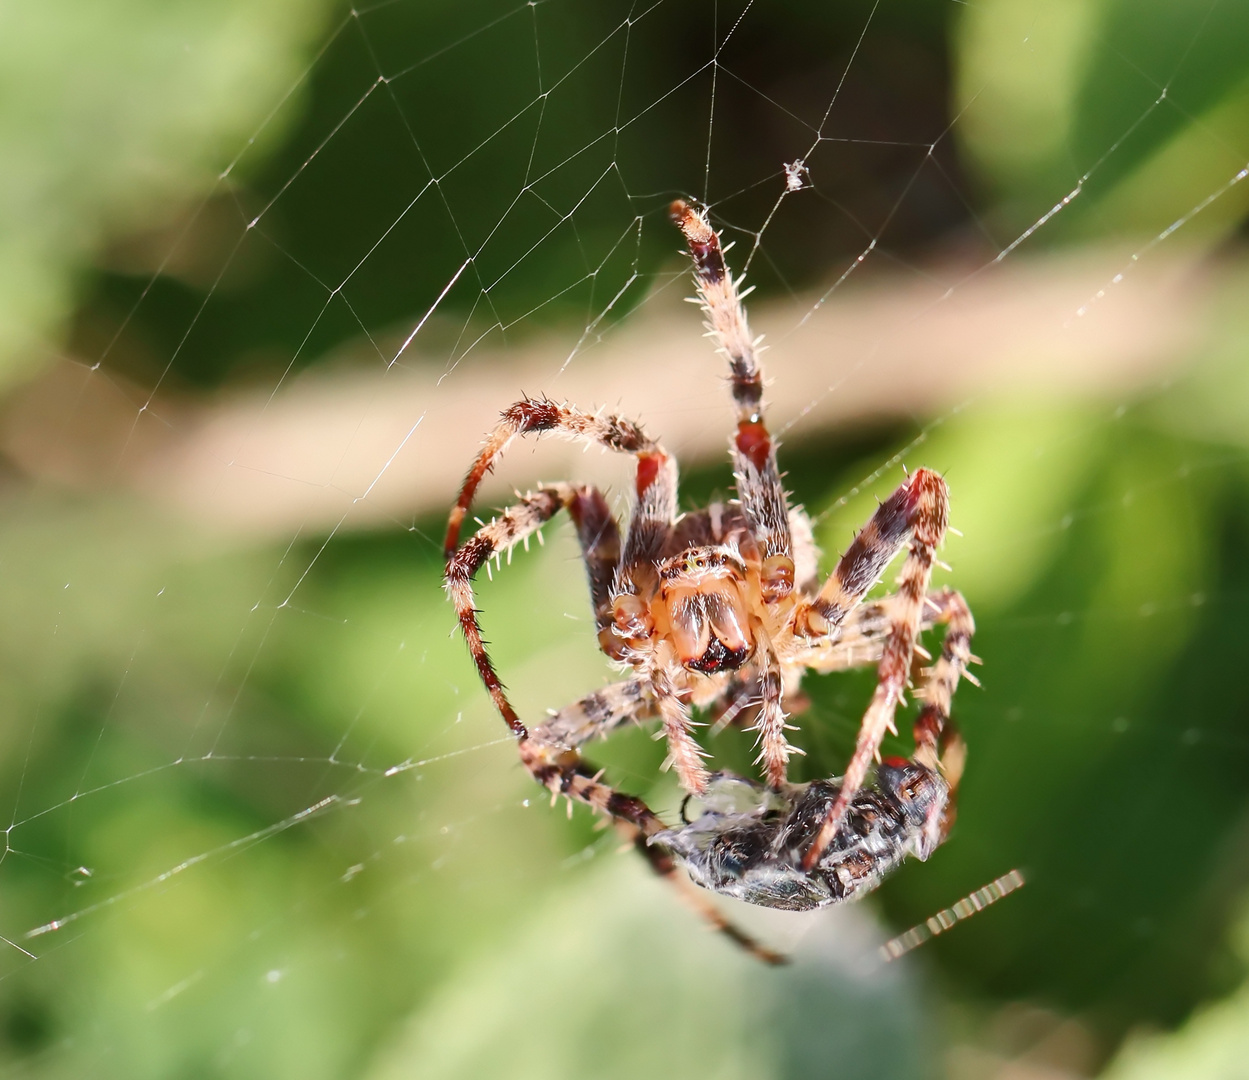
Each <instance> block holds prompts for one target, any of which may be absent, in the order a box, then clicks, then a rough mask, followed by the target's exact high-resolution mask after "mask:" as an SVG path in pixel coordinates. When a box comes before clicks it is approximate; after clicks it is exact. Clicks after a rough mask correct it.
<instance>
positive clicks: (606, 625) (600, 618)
mask: <svg viewBox="0 0 1249 1080" xmlns="http://www.w3.org/2000/svg"><path fill="white" fill-rule="evenodd" d="M568 513H569V514H570V515H571V517H572V520H573V524H575V525H576V527H577V539H578V541H579V542H580V544H581V557H582V559H584V561H585V569H586V576H587V577H588V578H589V580H590V604H591V606H592V607H593V608H594V628H595V630H596V632H597V633H598V640H599V646H600V647H601V648H602V650H603V651H604V652H605V653H607V654H608V656H613V655H615V653H614V651H613V650H616V651H618V650H619V644H618V643H619V639H618V638H617V637H616V635H615V634H614V633H612V605H611V599H612V593H611V590H612V582H613V580H614V579H615V576H616V568H617V567H618V566H619V565H620V527H619V526H618V525H617V524H616V519H615V518H614V517H612V513H611V510H610V509H608V506H607V500H606V499H604V498H603V496H602V493H601V492H599V490H598V489H597V488H592V487H583V488H578V489H577V491H576V493H575V494H574V496H573V499H572V501H571V502H570V503H569V504H568Z"/></svg>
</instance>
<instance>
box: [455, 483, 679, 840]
mask: <svg viewBox="0 0 1249 1080" xmlns="http://www.w3.org/2000/svg"><path fill="white" fill-rule="evenodd" d="M583 497H584V490H583V489H578V488H574V487H573V486H572V485H571V484H552V485H551V486H550V487H547V488H543V489H541V490H539V491H534V492H530V493H528V494H527V495H525V496H524V498H522V499H521V501H520V502H519V503H517V504H516V505H515V506H512V507H509V508H508V509H507V510H505V511H504V512H503V513H502V514H500V515H499V516H498V517H497V518H496V519H495V520H494V521H491V522H489V523H488V524H486V525H483V526H482V527H481V528H480V529H478V530H477V533H476V534H475V535H474V536H473V537H472V539H470V540H469V541H468V542H467V543H465V544H464V546H463V547H462V548H460V549H459V550H458V551H456V552H455V554H454V555H452V557H451V559H450V561H449V562H448V563H447V571H446V586H447V591H448V592H449V593H450V594H451V599H452V601H453V602H454V603H455V609H456V614H457V615H458V616H459V620H460V627H461V629H462V630H463V631H464V637H465V638H466V639H467V641H468V647H469V651H470V652H471V653H472V656H473V660H474V662H475V663H476V664H477V671H478V673H479V674H480V675H481V680H482V682H483V683H485V685H486V689H487V690H488V691H489V692H490V698H491V700H492V701H493V702H494V705H495V708H496V709H498V711H499V714H500V715H501V716H502V717H503V719H504V721H505V722H506V723H507V726H508V727H509V728H510V729H511V731H512V734H513V735H515V736H516V738H517V749H518V750H519V752H520V759H521V762H522V763H523V764H524V766H525V768H527V769H528V770H529V772H530V773H531V774H532V775H533V777H534V779H535V780H537V781H538V783H540V784H542V785H543V786H544V787H546V788H548V789H549V790H550V791H551V792H552V793H554V794H557V795H567V796H568V797H569V798H572V799H576V800H578V801H579V802H583V803H585V804H586V805H587V806H590V807H593V808H594V809H595V810H597V811H599V812H600V813H602V814H605V815H607V816H608V817H610V818H612V819H614V820H616V821H621V822H625V823H626V824H628V825H629V826H631V827H633V828H635V829H637V830H638V831H640V833H641V834H642V835H644V836H647V837H650V836H654V835H656V834H657V833H660V832H662V831H663V830H664V829H665V828H666V826H665V825H664V823H663V822H662V821H660V820H659V818H658V817H656V816H655V814H654V813H652V812H651V810H650V809H649V807H647V805H646V804H645V803H644V802H642V800H641V799H637V798H634V797H633V796H630V795H622V794H621V793H619V792H616V791H613V790H612V789H611V788H610V787H608V786H607V785H606V784H603V783H601V782H600V781H599V780H598V778H597V777H596V776H594V775H593V774H592V773H591V771H590V769H589V768H588V767H587V766H586V764H585V763H584V762H583V761H582V760H581V758H580V755H578V753H577V752H576V750H575V749H565V748H563V747H560V746H551V745H548V744H546V743H544V742H542V741H540V740H538V739H536V738H531V737H530V735H529V731H528V729H527V728H526V727H525V725H524V724H523V723H522V722H521V720H520V717H519V716H517V715H516V710H515V709H514V708H513V707H512V704H511V702H510V701H508V699H507V694H506V692H505V691H504V689H503V683H502V682H501V681H500V679H499V676H498V673H497V672H496V671H495V670H494V664H493V662H492V661H491V660H490V656H489V653H487V651H486V646H485V642H484V641H483V640H482V637H481V626H480V624H479V623H478V622H477V609H476V608H475V606H474V602H473V586H472V579H473V576H474V575H475V574H476V573H477V571H478V570H480V569H481V568H482V566H484V565H485V564H486V562H487V561H488V560H489V559H490V558H492V557H493V556H494V555H496V554H501V553H502V552H504V551H507V550H508V549H509V548H511V547H512V546H513V545H514V544H517V543H519V542H520V541H521V540H523V539H524V538H525V537H527V536H531V535H532V534H533V533H534V532H536V531H537V530H538V529H539V528H540V527H541V526H542V525H543V524H544V523H545V522H547V521H549V520H550V519H551V518H552V517H553V516H554V515H555V514H556V513H557V512H558V511H559V510H560V508H561V507H564V506H569V507H571V506H573V505H575V504H576V502H577V500H578V499H580V498H583ZM582 539H583V543H584V534H583V537H582Z"/></svg>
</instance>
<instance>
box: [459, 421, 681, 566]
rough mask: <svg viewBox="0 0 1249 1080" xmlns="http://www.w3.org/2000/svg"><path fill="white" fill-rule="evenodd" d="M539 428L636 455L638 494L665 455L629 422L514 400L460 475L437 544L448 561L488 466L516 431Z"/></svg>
mask: <svg viewBox="0 0 1249 1080" xmlns="http://www.w3.org/2000/svg"><path fill="white" fill-rule="evenodd" d="M544 431H550V432H554V433H556V434H559V435H563V436H565V437H566V438H570V439H576V440H580V441H582V442H586V443H597V444H598V445H600V446H604V447H606V448H607V449H609V450H615V451H618V452H619V453H622V454H637V455H638V490H639V492H640V491H641V490H643V489H644V488H645V487H646V486H648V484H649V481H650V480H653V479H654V477H655V474H656V473H657V472H658V470H659V465H660V463H661V462H662V461H664V460H666V459H667V458H668V455H667V454H666V453H665V452H664V451H663V448H662V447H660V446H659V444H658V443H656V442H655V441H654V440H653V439H651V438H649V437H648V436H647V435H646V434H645V433H644V432H643V431H642V429H641V428H640V427H638V425H637V424H635V423H634V422H633V421H632V420H626V419H625V418H623V417H620V416H614V415H608V416H594V415H591V414H589V413H584V412H582V411H581V410H580V409H578V408H576V407H575V406H572V405H557V404H555V402H553V401H548V400H546V399H542V400H538V401H529V400H527V399H526V400H524V401H518V402H516V404H515V405H512V406H510V407H508V408H507V409H505V410H504V411H503V415H502V417H501V418H500V420H499V423H498V424H497V425H496V427H495V429H494V431H492V432H491V433H490V434H489V435H488V436H487V437H486V442H485V445H484V446H483V447H482V448H481V452H480V453H479V454H478V455H477V458H476V460H475V461H474V462H473V464H472V467H471V468H470V469H469V470H468V475H467V476H466V477H465V478H464V485H463V487H461V488H460V495H459V498H458V499H457V500H456V503H455V505H454V506H453V507H452V508H451V515H450V518H449V519H448V521H447V537H446V540H445V542H444V544H443V553H444V554H445V555H446V557H447V558H448V559H450V558H451V556H452V555H453V554H454V552H455V548H456V545H457V544H458V543H459V538H460V529H461V527H462V526H463V524H464V518H465V515H467V513H468V509H469V507H470V506H472V504H473V496H474V495H475V494H476V493H477V488H478V487H479V486H480V484H481V482H482V480H483V479H484V478H485V476H486V474H487V473H488V472H490V471H491V470H492V469H493V468H494V465H495V462H496V461H497V460H498V459H499V457H500V455H501V454H502V453H503V451H504V450H505V449H506V448H507V446H508V444H509V443H510V442H511V441H512V440H513V439H514V438H516V436H518V435H527V434H529V433H531V432H537V433H541V432H544ZM644 475H645V476H646V477H648V478H649V479H648V480H647V483H645V484H644V483H643V478H644Z"/></svg>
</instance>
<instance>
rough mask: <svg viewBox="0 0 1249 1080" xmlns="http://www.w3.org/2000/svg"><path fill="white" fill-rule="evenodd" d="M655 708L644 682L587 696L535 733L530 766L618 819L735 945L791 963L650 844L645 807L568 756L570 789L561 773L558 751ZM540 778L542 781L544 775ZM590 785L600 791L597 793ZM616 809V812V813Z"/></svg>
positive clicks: (650, 860) (659, 870)
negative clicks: (742, 926)
mask: <svg viewBox="0 0 1249 1080" xmlns="http://www.w3.org/2000/svg"><path fill="white" fill-rule="evenodd" d="M655 708H656V706H655V702H654V700H653V699H652V698H651V697H650V695H649V694H648V693H647V691H646V688H645V684H644V683H643V681H642V680H641V679H639V678H632V679H625V680H623V681H622V682H618V683H613V684H612V685H610V686H605V687H603V689H602V690H597V691H595V692H594V693H593V694H587V695H586V696H585V697H583V698H582V699H581V700H580V701H577V702H574V703H573V704H572V705H567V706H565V707H564V708H562V709H560V710H559V711H558V712H556V713H553V714H552V715H551V716H550V718H549V719H548V720H547V721H546V722H545V723H543V724H541V725H539V726H538V727H535V728H534V730H533V734H532V736H531V737H530V739H529V740H528V742H529V744H531V745H534V746H535V747H536V750H535V751H534V752H533V754H532V757H531V758H530V761H532V764H530V761H526V764H527V765H528V766H529V768H530V771H531V772H534V774H535V776H538V778H539V780H540V782H542V783H544V784H545V785H546V786H547V787H549V788H551V790H553V791H554V790H556V786H558V787H559V790H560V791H561V793H563V794H568V795H571V796H572V797H573V798H577V799H579V800H580V801H582V802H586V803H589V805H591V806H593V807H595V808H596V809H600V810H601V812H603V813H606V814H609V815H611V816H613V817H614V820H615V823H616V827H617V828H618V829H619V830H620V831H621V832H622V833H623V834H624V835H625V836H626V837H627V838H628V839H629V840H630V841H631V842H632V843H633V845H634V847H636V848H637V850H638V852H639V853H640V854H641V855H642V857H643V858H645V859H646V862H647V864H648V865H649V866H650V868H651V869H652V870H653V871H654V872H655V873H656V874H657V875H658V876H659V877H661V878H663V879H664V880H665V881H667V882H668V883H669V884H671V885H672V886H673V887H674V888H675V889H676V890H677V891H678V892H679V893H680V894H681V898H682V899H683V900H684V901H685V903H686V904H687V905H688V906H690V907H691V908H693V910H694V911H695V912H696V913H697V914H699V915H701V916H702V917H703V918H704V919H706V920H707V921H708V922H709V923H710V924H711V925H712V926H713V927H714V928H715V929H716V930H718V931H719V932H720V933H722V934H724V935H725V936H726V937H728V938H729V939H730V940H731V941H733V942H734V944H736V945H738V946H739V947H741V948H743V949H745V950H746V951H747V952H748V953H750V954H751V955H752V956H755V957H757V958H758V959H760V960H762V961H763V962H764V963H767V964H785V963H788V958H787V957H785V956H782V955H781V954H780V953H777V952H774V951H773V950H771V949H769V948H767V947H766V946H764V945H761V944H760V943H759V942H757V941H755V939H754V938H752V937H751V936H750V935H749V934H747V933H745V932H744V931H742V930H740V929H738V928H737V927H736V926H734V925H733V924H732V923H731V922H729V920H728V919H726V918H725V917H724V915H723V913H722V912H721V911H720V909H719V908H718V907H717V906H716V904H715V902H714V901H713V900H712V899H711V898H710V897H709V896H708V895H707V893H706V891H705V890H703V889H700V888H699V887H698V886H697V885H695V884H694V883H693V882H692V881H690V880H689V878H687V877H686V876H685V875H684V874H683V873H682V872H681V871H680V869H679V868H678V867H677V864H676V860H674V859H673V858H672V856H671V855H670V854H669V853H668V852H667V851H666V850H665V849H664V848H663V847H661V846H659V845H655V844H651V843H650V842H649V838H650V837H651V836H653V835H654V822H653V820H652V819H653V817H654V815H650V814H649V811H645V812H644V807H643V806H642V805H641V804H640V801H638V800H634V804H633V805H631V806H627V805H625V804H624V803H623V802H622V801H621V800H623V799H624V797H623V796H617V795H615V793H612V792H609V791H608V790H607V789H606V788H604V786H603V785H602V784H599V783H598V782H597V781H596V780H595V779H594V778H592V777H586V775H585V771H584V767H583V766H582V764H581V763H580V761H579V760H577V759H576V758H575V757H574V756H571V755H568V756H566V759H565V772H566V773H568V774H569V775H568V780H567V787H566V788H565V783H566V781H565V779H564V775H565V774H563V773H559V772H558V767H557V762H558V760H559V757H558V749H557V748H562V749H564V750H575V748H576V747H579V746H581V745H583V744H584V743H586V742H589V741H590V740H591V739H593V738H595V737H596V736H605V735H606V734H607V733H608V732H609V731H611V730H612V729H613V728H615V727H618V726H619V725H620V724H623V723H625V722H626V721H628V720H638V719H645V718H647V717H649V716H651V715H653V713H654V711H655ZM553 751H554V752H553ZM524 758H525V754H524V753H522V760H523V759H524ZM574 762H575V763H574ZM553 765H556V767H557V771H556V772H554V773H552V772H549V771H547V770H550V769H551V767H552V766H553ZM540 773H541V774H542V775H539V774H540ZM587 781H588V783H587ZM589 784H593V785H595V787H593V788H591V787H590V786H588V785H589ZM613 800H615V801H613ZM613 806H614V807H615V812H614V813H613V811H612V807H613ZM648 815H649V816H648Z"/></svg>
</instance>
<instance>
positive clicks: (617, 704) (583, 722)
mask: <svg viewBox="0 0 1249 1080" xmlns="http://www.w3.org/2000/svg"><path fill="white" fill-rule="evenodd" d="M655 710H656V706H655V700H654V698H653V697H652V696H651V694H650V692H649V691H648V689H647V687H646V683H645V681H644V680H643V679H641V678H639V677H637V676H634V677H633V678H631V679H625V680H623V681H622V682H618V683H612V684H611V685H610V686H604V687H603V688H602V689H601V690H595V691H594V693H592V694H587V695H586V696H585V697H583V698H582V699H581V700H580V701H575V702H573V703H572V704H571V705H565V706H564V707H563V708H562V709H559V710H558V711H556V712H553V713H551V714H550V715H549V716H548V717H547V719H546V720H545V721H543V723H541V724H539V725H538V726H537V727H535V728H534V729H533V738H534V740H536V741H537V742H540V743H545V744H546V745H548V746H557V747H563V748H565V749H569V750H574V749H576V748H577V747H579V746H584V745H585V744H586V743H587V742H589V741H590V740H591V739H594V738H596V737H606V736H607V734H608V733H609V732H611V731H613V730H615V729H616V728H618V727H619V726H620V725H621V724H623V723H625V722H627V721H629V720H644V719H647V718H649V717H652V716H654V715H655Z"/></svg>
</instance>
